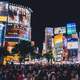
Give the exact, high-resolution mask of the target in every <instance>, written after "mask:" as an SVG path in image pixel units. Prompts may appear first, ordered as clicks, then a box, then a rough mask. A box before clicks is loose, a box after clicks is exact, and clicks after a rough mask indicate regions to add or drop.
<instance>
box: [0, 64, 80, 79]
mask: <svg viewBox="0 0 80 80" xmlns="http://www.w3.org/2000/svg"><path fill="white" fill-rule="evenodd" d="M0 80H80V65H79V64H68V65H67V64H65V65H38V64H35V65H31V64H30V65H14V64H7V65H0Z"/></svg>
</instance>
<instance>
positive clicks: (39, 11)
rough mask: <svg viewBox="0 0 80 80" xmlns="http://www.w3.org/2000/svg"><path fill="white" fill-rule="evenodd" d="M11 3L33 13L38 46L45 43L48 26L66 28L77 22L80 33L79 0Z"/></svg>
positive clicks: (34, 31)
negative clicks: (65, 26) (45, 32)
mask: <svg viewBox="0 0 80 80" xmlns="http://www.w3.org/2000/svg"><path fill="white" fill-rule="evenodd" d="M11 2H14V3H18V4H22V5H25V6H28V7H30V8H31V9H32V10H33V13H32V20H31V26H32V40H34V41H36V42H37V44H39V43H42V42H43V41H44V29H45V27H46V26H49V27H56V26H64V25H66V23H67V22H76V23H77V24H78V26H77V30H78V31H80V27H79V26H80V3H79V2H78V0H11Z"/></svg>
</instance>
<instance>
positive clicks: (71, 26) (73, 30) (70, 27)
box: [67, 23, 76, 34]
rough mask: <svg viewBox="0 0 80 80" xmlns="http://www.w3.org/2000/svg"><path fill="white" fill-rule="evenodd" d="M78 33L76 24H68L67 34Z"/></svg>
mask: <svg viewBox="0 0 80 80" xmlns="http://www.w3.org/2000/svg"><path fill="white" fill-rule="evenodd" d="M73 33H76V24H75V23H68V24H67V34H73Z"/></svg>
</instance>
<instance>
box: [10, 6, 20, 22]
mask: <svg viewBox="0 0 80 80" xmlns="http://www.w3.org/2000/svg"><path fill="white" fill-rule="evenodd" d="M18 13H19V9H18V7H17V6H13V5H9V15H8V22H9V23H19V16H18Z"/></svg>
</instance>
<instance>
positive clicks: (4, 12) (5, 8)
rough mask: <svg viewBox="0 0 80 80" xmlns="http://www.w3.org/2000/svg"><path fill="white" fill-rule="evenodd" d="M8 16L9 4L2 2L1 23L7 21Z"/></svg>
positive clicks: (0, 3) (0, 7)
mask: <svg viewBox="0 0 80 80" xmlns="http://www.w3.org/2000/svg"><path fill="white" fill-rule="evenodd" d="M7 16H8V3H6V2H0V21H1V22H4V21H7Z"/></svg>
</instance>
